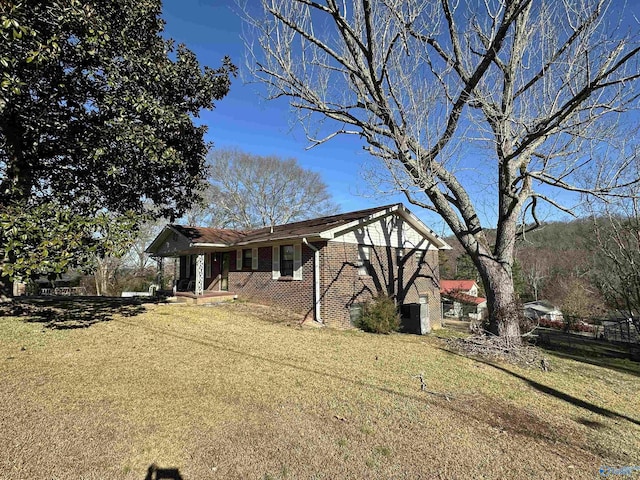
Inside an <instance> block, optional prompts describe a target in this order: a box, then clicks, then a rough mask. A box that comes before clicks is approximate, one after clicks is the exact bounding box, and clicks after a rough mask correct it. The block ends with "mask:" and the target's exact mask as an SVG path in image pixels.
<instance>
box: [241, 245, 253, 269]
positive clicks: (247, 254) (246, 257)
mask: <svg viewBox="0 0 640 480" xmlns="http://www.w3.org/2000/svg"><path fill="white" fill-rule="evenodd" d="M252 260H253V257H252V253H251V249H250V248H245V249H244V250H242V269H243V270H244V269H247V270H249V269H251V266H252V265H253V262H252Z"/></svg>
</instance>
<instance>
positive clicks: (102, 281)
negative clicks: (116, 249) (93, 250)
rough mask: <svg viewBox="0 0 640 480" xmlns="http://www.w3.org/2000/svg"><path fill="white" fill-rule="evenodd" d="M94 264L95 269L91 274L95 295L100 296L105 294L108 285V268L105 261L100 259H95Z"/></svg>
mask: <svg viewBox="0 0 640 480" xmlns="http://www.w3.org/2000/svg"><path fill="white" fill-rule="evenodd" d="M96 264H97V266H96V270H95V272H94V274H93V276H94V279H95V281H96V295H98V296H99V297H102V296H105V295H106V294H107V289H108V287H109V281H108V280H109V269H108V267H107V265H106V262H105V261H104V260H102V259H97V261H96Z"/></svg>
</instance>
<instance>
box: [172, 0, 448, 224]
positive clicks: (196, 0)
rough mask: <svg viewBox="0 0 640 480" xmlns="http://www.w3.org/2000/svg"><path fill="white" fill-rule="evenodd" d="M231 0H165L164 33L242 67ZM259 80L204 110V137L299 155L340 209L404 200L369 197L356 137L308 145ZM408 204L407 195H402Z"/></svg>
mask: <svg viewBox="0 0 640 480" xmlns="http://www.w3.org/2000/svg"><path fill="white" fill-rule="evenodd" d="M234 11H235V6H234V2H233V0H165V1H164V2H163V18H164V20H165V21H166V26H165V34H166V36H167V37H171V38H173V39H174V40H176V42H178V43H184V44H185V45H186V46H187V47H188V48H189V49H191V50H192V51H193V52H194V53H195V54H196V55H197V57H198V60H199V61H200V63H201V64H203V65H209V66H211V67H214V68H215V67H218V66H220V63H221V59H222V58H223V57H224V56H225V55H229V56H230V57H231V59H232V60H233V62H234V63H235V64H236V65H237V66H238V67H240V68H241V69H242V68H243V64H244V44H243V41H242V39H241V31H242V26H241V20H240V18H239V17H238V16H237V15H236V14H235V13H234ZM260 89H261V87H260V85H257V84H245V83H244V80H243V79H242V78H240V77H238V78H236V79H235V80H234V81H233V83H232V85H231V90H230V92H229V94H228V95H227V96H226V97H225V98H224V99H222V100H221V101H220V102H218V104H217V107H216V109H215V110H213V111H203V112H202V114H201V117H200V121H201V122H202V123H203V124H205V125H207V126H208V127H209V132H208V134H207V137H206V139H207V140H209V141H212V142H213V143H214V148H224V147H238V148H240V149H242V150H244V151H248V152H251V153H255V154H259V155H272V154H273V155H278V156H281V157H285V158H296V159H297V160H298V161H299V163H300V164H301V165H302V166H303V167H304V168H306V169H309V170H313V171H315V172H318V173H319V174H320V175H321V177H322V178H323V180H324V181H325V183H327V185H328V186H329V191H330V193H331V194H332V196H333V199H334V201H335V202H336V203H337V204H338V205H339V206H340V208H341V209H342V211H345V212H347V211H351V210H358V209H362V208H369V207H374V206H377V205H385V204H389V203H395V202H403V201H404V197H403V196H401V195H396V196H391V197H383V198H380V197H377V198H368V197H367V196H366V190H367V184H366V182H365V181H364V180H363V177H362V175H361V171H362V163H363V161H365V160H366V159H367V154H366V153H365V152H364V151H363V150H362V144H361V143H359V141H358V140H357V139H355V138H350V137H347V138H336V139H333V140H332V141H330V142H328V143H326V144H324V145H320V146H318V147H315V148H313V149H311V150H306V147H307V146H308V142H307V141H306V138H305V136H304V132H303V131H302V129H301V128H300V127H299V126H297V125H295V124H294V119H293V116H292V115H291V113H290V111H289V108H288V104H287V103H286V101H266V100H264V99H263V98H262V97H261V95H260ZM404 203H405V204H406V201H404ZM407 206H408V207H409V209H410V210H411V211H412V212H414V213H415V214H416V215H418V216H419V217H420V218H422V220H423V221H425V222H426V223H427V224H428V225H429V226H430V227H431V228H432V229H434V230H435V231H436V232H438V233H442V230H443V228H444V224H443V222H442V220H441V219H440V218H439V217H438V216H437V215H435V214H432V213H430V212H425V211H422V209H420V208H417V207H412V206H411V205H407Z"/></svg>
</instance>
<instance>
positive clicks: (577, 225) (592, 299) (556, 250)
mask: <svg viewBox="0 0 640 480" xmlns="http://www.w3.org/2000/svg"><path fill="white" fill-rule="evenodd" d="M447 241H448V242H449V244H450V245H451V246H452V247H453V250H450V251H448V252H444V253H443V255H442V256H441V263H440V272H441V276H442V278H443V279H456V278H474V279H477V280H478V283H479V284H480V283H481V282H480V278H479V277H478V274H477V271H476V270H475V268H474V266H473V263H472V262H471V260H470V258H469V257H468V255H466V254H465V253H464V251H463V249H462V247H460V246H459V245H458V242H457V240H456V239H455V238H454V237H450V238H447ZM596 251H597V247H596V245H595V241H594V234H593V223H592V220H591V219H578V220H574V221H571V222H549V223H546V224H544V225H543V226H542V227H540V228H538V229H536V230H534V231H532V232H530V233H527V234H526V236H525V238H523V239H521V240H520V241H519V242H518V244H517V247H516V264H515V265H514V282H515V286H516V291H517V292H518V294H519V295H520V300H521V301H523V302H527V301H531V300H536V299H543V300H548V301H550V302H552V303H553V304H555V305H557V306H559V307H563V308H565V309H569V310H572V311H575V312H576V313H579V314H584V315H589V316H592V315H593V316H598V315H601V314H603V313H604V312H605V311H606V310H608V309H607V308H606V306H605V302H604V300H603V298H602V296H601V295H600V293H599V290H598V288H597V286H596V284H595V281H594V278H593V277H594V273H595V272H594V271H593V268H594V265H593V258H594V255H596V254H597V253H596Z"/></svg>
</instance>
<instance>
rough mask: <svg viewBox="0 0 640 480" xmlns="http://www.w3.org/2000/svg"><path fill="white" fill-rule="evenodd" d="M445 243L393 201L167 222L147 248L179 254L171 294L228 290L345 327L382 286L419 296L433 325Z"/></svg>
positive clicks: (414, 299) (403, 296)
mask: <svg viewBox="0 0 640 480" xmlns="http://www.w3.org/2000/svg"><path fill="white" fill-rule="evenodd" d="M449 248H451V247H449V245H447V243H446V242H445V241H444V240H442V239H441V238H440V237H439V236H438V235H436V234H435V233H434V232H433V231H431V230H430V229H429V228H428V227H427V226H426V225H424V223H422V222H421V221H420V220H419V219H418V218H417V217H416V216H414V215H413V214H412V213H411V212H410V211H409V210H408V209H406V208H405V207H404V206H403V205H402V204H396V205H388V206H384V207H378V208H370V209H367V210H360V211H357V212H350V213H343V214H338V215H332V216H327V217H322V218H316V219H312V220H305V221H302V222H295V223H289V224H286V225H277V226H273V227H265V228H260V229H257V230H250V231H239V230H226V229H215V228H204V227H185V226H181V225H167V226H166V227H165V228H164V229H163V230H162V232H161V233H160V234H159V235H158V237H156V239H155V240H154V241H153V242H152V243H151V245H150V246H149V247H148V248H147V252H148V253H150V254H151V255H152V256H154V257H175V258H178V259H179V263H178V264H179V267H176V270H177V271H176V279H177V281H176V283H175V287H174V288H175V289H176V290H177V295H187V296H192V297H195V298H203V297H205V298H206V297H207V296H208V295H216V294H219V292H228V293H229V294H234V295H237V296H238V297H240V298H244V299H247V300H250V301H254V302H257V303H264V304H272V305H279V306H282V307H286V308H289V309H291V310H293V311H295V312H297V313H300V314H302V315H304V316H305V318H312V319H314V320H316V321H317V322H320V323H325V324H328V325H334V326H343V327H347V326H350V325H351V324H352V323H353V320H354V317H355V315H354V314H355V312H357V311H358V310H359V307H360V305H361V304H362V303H363V302H365V301H367V300H369V299H370V298H371V297H372V296H373V295H375V294H376V293H377V292H379V291H382V292H384V293H387V294H389V295H391V296H393V297H394V298H395V299H396V301H397V303H398V304H399V305H403V304H407V303H418V302H421V301H422V302H423V303H424V302H426V303H428V306H429V308H428V315H429V320H430V322H431V324H432V325H436V326H437V325H439V324H440V320H441V319H440V292H439V290H438V287H437V285H438V281H439V270H438V250H441V249H449ZM421 297H422V298H421ZM425 297H426V298H425Z"/></svg>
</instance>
